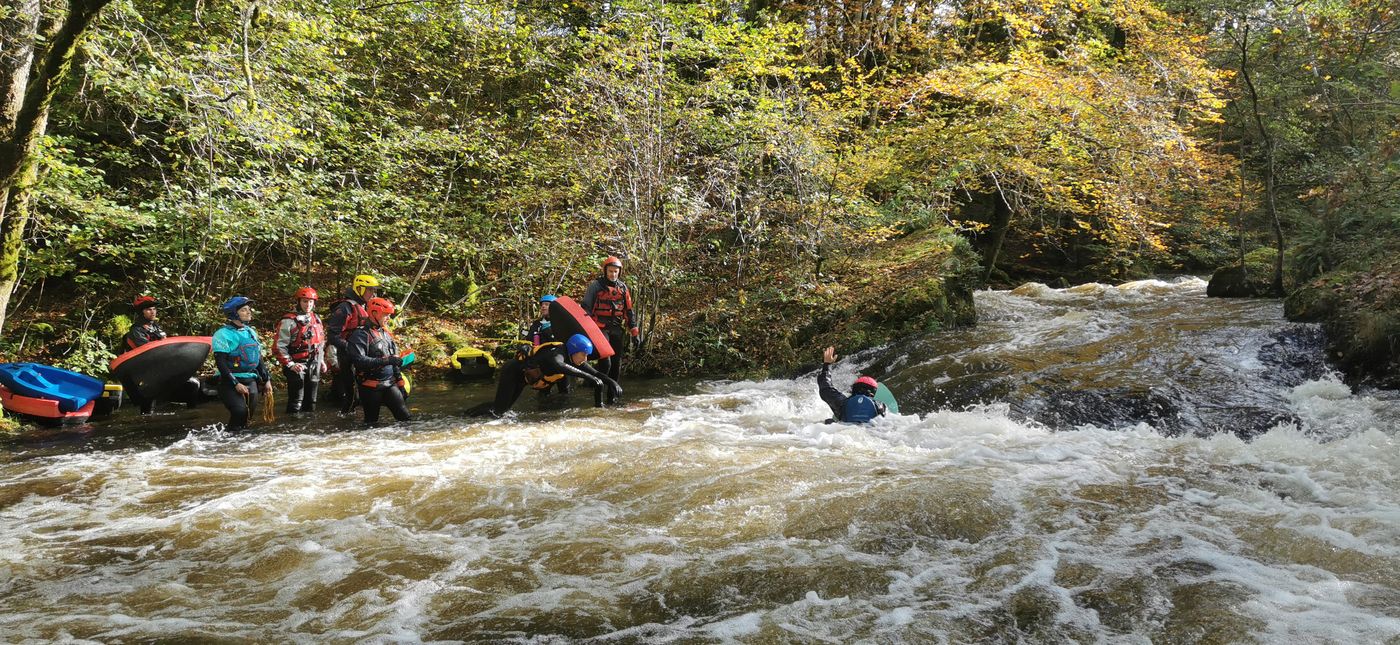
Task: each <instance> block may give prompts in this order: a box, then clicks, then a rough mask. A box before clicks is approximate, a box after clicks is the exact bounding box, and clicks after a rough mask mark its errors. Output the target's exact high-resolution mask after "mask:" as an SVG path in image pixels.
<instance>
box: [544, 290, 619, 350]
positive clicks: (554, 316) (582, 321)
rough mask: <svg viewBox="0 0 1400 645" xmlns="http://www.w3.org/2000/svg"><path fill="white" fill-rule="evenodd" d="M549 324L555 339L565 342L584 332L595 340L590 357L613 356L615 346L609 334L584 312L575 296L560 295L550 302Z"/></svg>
mask: <svg viewBox="0 0 1400 645" xmlns="http://www.w3.org/2000/svg"><path fill="white" fill-rule="evenodd" d="M549 325H550V331H552V332H554V340H557V341H559V342H561V343H562V342H565V341H567V340H569V337H570V336H573V335H574V334H583V335H584V336H587V337H588V340H591V341H593V354H592V355H591V356H589V358H590V359H593V360H598V359H602V358H608V357H610V356H612V355H613V354H614V353H615V352H613V346H612V344H611V343H609V342H608V336H607V334H604V333H603V330H601V329H599V328H598V323H596V322H593V319H592V318H589V317H588V314H586V313H583V307H580V306H579V305H578V303H577V302H574V300H573V298H570V297H568V296H559V298H558V299H557V300H555V301H554V302H551V303H549Z"/></svg>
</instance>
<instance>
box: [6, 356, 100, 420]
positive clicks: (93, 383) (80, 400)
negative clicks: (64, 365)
mask: <svg viewBox="0 0 1400 645" xmlns="http://www.w3.org/2000/svg"><path fill="white" fill-rule="evenodd" d="M0 384H4V385H5V387H7V388H9V389H10V391H12V392H15V393H16V394H22V395H24V396H30V397H34V398H39V399H49V400H53V401H58V409H59V410H60V411H62V412H77V411H78V410H79V409H81V408H82V407H83V406H85V405H87V404H89V403H92V401H93V399H96V398H97V397H99V396H102V388H103V387H104V386H105V384H104V383H103V382H102V381H99V380H97V379H95V378H93V377H91V376H87V375H84V374H79V373H77V372H70V371H68V370H65V369H59V368H57V367H50V366H48V365H40V364H38V363H0Z"/></svg>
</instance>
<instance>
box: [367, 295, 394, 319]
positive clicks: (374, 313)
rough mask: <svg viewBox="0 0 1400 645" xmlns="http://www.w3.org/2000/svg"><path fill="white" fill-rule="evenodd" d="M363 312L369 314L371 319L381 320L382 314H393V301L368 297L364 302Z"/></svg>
mask: <svg viewBox="0 0 1400 645" xmlns="http://www.w3.org/2000/svg"><path fill="white" fill-rule="evenodd" d="M365 313H368V314H369V317H370V319H371V320H375V319H378V320H383V319H384V316H392V315H394V303H392V302H389V300H388V299H387V298H370V299H369V302H367V303H365Z"/></svg>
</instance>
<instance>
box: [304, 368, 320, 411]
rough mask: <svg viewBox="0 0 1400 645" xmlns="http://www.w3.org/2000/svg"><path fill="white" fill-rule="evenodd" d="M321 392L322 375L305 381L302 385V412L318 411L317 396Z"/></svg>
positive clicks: (312, 376) (315, 375)
mask: <svg viewBox="0 0 1400 645" xmlns="http://www.w3.org/2000/svg"><path fill="white" fill-rule="evenodd" d="M320 391H321V375H320V374H312V375H311V378H309V379H304V380H303V381H302V383H301V411H302V412H314V411H315V410H316V395H317V394H318V393H319V392H320Z"/></svg>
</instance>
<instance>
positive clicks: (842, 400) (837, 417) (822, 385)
mask: <svg viewBox="0 0 1400 645" xmlns="http://www.w3.org/2000/svg"><path fill="white" fill-rule="evenodd" d="M855 388H859V389H852V391H851V393H852V394H864V395H866V396H869V397H872V398H873V397H874V396H875V392H874V391H871V390H870V388H869V386H866V385H856V386H855ZM817 391H818V392H819V393H820V394H821V397H822V401H825V402H826V405H827V407H829V408H831V416H832V419H831V420H832V421H845V420H846V419H845V416H846V399H848V398H850V397H849V396H846V395H845V394H842V393H841V390H838V389H836V387H835V386H833V385H832V384H831V364H830V363H823V364H822V371H821V373H820V374H817ZM875 409H876V410H877V411H878V414H879V415H880V416H883V415H884V414H885V411H886V410H885V404H884V403H880V402H879V401H876V402H875ZM827 423H831V421H827Z"/></svg>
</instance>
